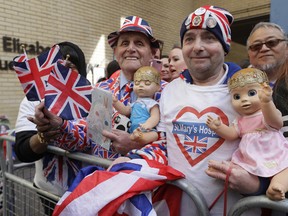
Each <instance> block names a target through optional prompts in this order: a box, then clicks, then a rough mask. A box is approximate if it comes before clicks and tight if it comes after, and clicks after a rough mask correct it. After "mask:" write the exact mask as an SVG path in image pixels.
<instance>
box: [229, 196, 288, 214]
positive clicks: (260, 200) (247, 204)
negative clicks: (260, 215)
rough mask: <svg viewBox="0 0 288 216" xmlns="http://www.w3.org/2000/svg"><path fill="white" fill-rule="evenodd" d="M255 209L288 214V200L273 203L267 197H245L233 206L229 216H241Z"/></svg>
mask: <svg viewBox="0 0 288 216" xmlns="http://www.w3.org/2000/svg"><path fill="white" fill-rule="evenodd" d="M253 208H268V209H273V210H277V211H280V212H288V199H285V200H282V201H272V200H270V199H269V198H268V197H267V196H265V195H261V196H249V197H245V198H242V199H240V200H239V201H238V202H237V203H236V204H235V205H234V206H232V208H231V209H230V210H229V212H228V216H240V215H241V214H242V213H244V212H245V211H247V210H249V209H253Z"/></svg>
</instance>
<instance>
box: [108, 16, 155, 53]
mask: <svg viewBox="0 0 288 216" xmlns="http://www.w3.org/2000/svg"><path fill="white" fill-rule="evenodd" d="M123 32H141V33H143V34H144V35H146V36H147V37H148V39H149V40H150V42H151V45H152V47H154V48H159V42H158V41H157V40H156V38H154V37H153V33H152V28H151V27H150V25H149V24H148V22H147V21H146V20H144V19H142V18H140V17H138V16H128V17H126V18H125V20H124V22H123V24H122V26H121V27H120V29H119V30H118V31H115V32H112V33H110V34H109V35H108V44H109V45H110V46H111V47H112V48H113V47H114V46H116V44H117V41H118V38H119V35H120V34H121V33H123Z"/></svg>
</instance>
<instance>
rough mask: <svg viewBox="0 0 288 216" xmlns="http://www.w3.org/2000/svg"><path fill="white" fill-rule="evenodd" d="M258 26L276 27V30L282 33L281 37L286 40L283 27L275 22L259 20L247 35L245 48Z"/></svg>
mask: <svg viewBox="0 0 288 216" xmlns="http://www.w3.org/2000/svg"><path fill="white" fill-rule="evenodd" d="M259 28H275V29H278V30H279V31H280V32H281V33H282V34H283V39H286V40H287V35H286V33H285V31H284V29H283V28H282V27H281V26H279V25H277V24H276V23H271V22H259V23H257V24H256V25H255V26H254V28H253V29H252V31H251V32H250V35H249V37H248V39H247V43H246V46H247V48H248V46H249V42H250V38H251V36H252V35H253V33H254V32H255V31H256V30H257V29H259Z"/></svg>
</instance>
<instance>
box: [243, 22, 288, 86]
mask: <svg viewBox="0 0 288 216" xmlns="http://www.w3.org/2000/svg"><path fill="white" fill-rule="evenodd" d="M247 48H248V56H249V60H250V63H251V65H252V67H255V68H258V69H260V70H263V71H265V72H266V73H267V75H268V78H269V80H270V82H275V81H276V78H277V77H278V73H277V72H278V69H279V67H280V66H281V65H282V64H283V63H284V62H285V59H286V58H287V55H288V46H287V37H286V36H285V32H284V30H283V29H282V28H281V27H280V26H279V25H277V24H274V23H269V22H260V23H258V24H257V25H255V27H254V28H253V29H252V31H251V33H250V35H249V37H248V39H247Z"/></svg>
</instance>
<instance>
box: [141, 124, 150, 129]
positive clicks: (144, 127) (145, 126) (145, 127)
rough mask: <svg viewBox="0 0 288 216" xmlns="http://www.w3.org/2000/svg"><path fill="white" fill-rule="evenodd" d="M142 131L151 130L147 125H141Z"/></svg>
mask: <svg viewBox="0 0 288 216" xmlns="http://www.w3.org/2000/svg"><path fill="white" fill-rule="evenodd" d="M139 125H140V129H141V130H151V128H150V127H149V126H148V125H147V124H145V123H144V124H139Z"/></svg>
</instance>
